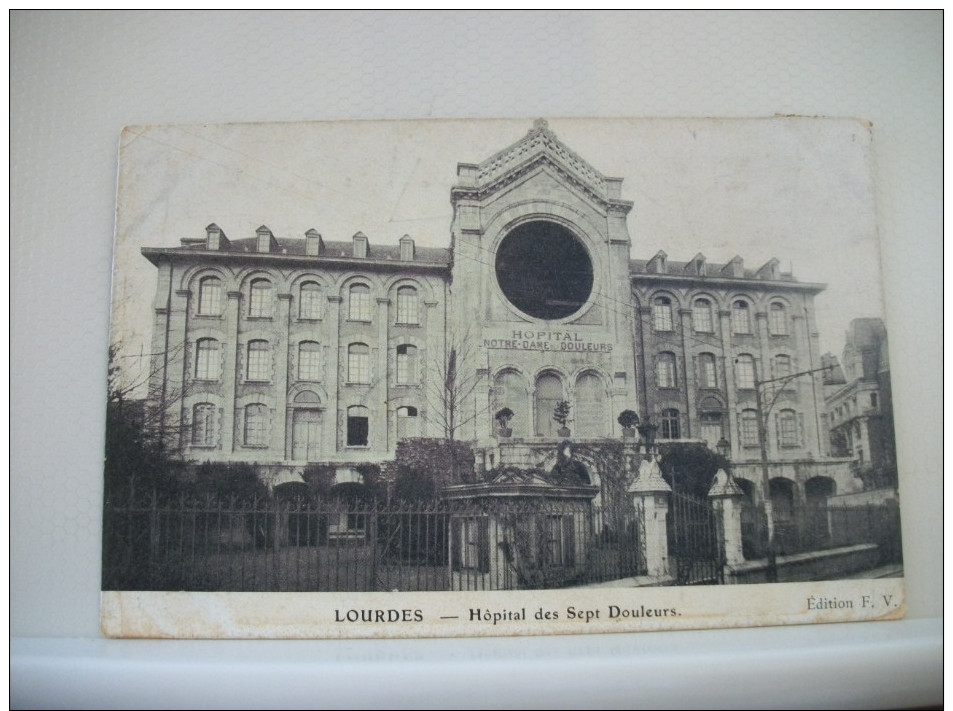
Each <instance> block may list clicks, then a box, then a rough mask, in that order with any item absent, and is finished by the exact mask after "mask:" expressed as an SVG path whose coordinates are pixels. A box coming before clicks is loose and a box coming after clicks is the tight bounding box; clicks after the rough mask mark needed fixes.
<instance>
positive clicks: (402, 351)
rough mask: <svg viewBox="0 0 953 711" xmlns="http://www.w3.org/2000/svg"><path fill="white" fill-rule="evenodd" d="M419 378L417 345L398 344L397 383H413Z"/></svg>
mask: <svg viewBox="0 0 953 711" xmlns="http://www.w3.org/2000/svg"><path fill="white" fill-rule="evenodd" d="M416 380H417V347H416V346H411V345H401V346H397V384H398V385H411V384H413V383H414V382H416Z"/></svg>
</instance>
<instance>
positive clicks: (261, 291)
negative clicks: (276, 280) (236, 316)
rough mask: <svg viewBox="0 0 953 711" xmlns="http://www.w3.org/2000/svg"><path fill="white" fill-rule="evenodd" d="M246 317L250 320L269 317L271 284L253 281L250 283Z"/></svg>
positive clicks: (257, 280)
mask: <svg viewBox="0 0 953 711" xmlns="http://www.w3.org/2000/svg"><path fill="white" fill-rule="evenodd" d="M248 315H249V316H250V317H251V318H267V317H269V316H271V282H270V281H268V280H267V279H255V281H253V282H252V283H251V298H250V299H249V300H248Z"/></svg>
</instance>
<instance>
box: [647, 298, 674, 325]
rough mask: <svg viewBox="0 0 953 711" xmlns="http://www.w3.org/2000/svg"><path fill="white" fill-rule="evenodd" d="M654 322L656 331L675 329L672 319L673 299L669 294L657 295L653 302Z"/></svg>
mask: <svg viewBox="0 0 953 711" xmlns="http://www.w3.org/2000/svg"><path fill="white" fill-rule="evenodd" d="M652 322H653V323H654V325H655V330H656V331H673V330H675V327H674V321H673V320H672V300H671V299H670V298H668V297H667V296H657V297H655V301H653V302H652Z"/></svg>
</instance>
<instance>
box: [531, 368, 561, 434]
mask: <svg viewBox="0 0 953 711" xmlns="http://www.w3.org/2000/svg"><path fill="white" fill-rule="evenodd" d="M565 399H566V396H565V392H564V390H563V381H562V380H561V379H560V378H559V376H558V375H555V374H554V373H544V374H542V375H540V376H539V377H538V378H537V379H536V435H537V436H538V437H557V436H558V432H557V430H559V427H560V425H559V424H558V423H557V422H556V420H554V419H553V410H555V409H556V405H557V404H558V403H559V401H560V400H565Z"/></svg>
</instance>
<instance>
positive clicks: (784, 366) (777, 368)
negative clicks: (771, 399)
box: [774, 353, 793, 386]
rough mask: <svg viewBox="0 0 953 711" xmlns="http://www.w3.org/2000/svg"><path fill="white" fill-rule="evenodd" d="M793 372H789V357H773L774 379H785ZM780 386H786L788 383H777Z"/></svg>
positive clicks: (780, 355)
mask: <svg viewBox="0 0 953 711" xmlns="http://www.w3.org/2000/svg"><path fill="white" fill-rule="evenodd" d="M792 372H793V371H792V370H791V356H789V355H785V354H783V353H782V354H779V355H776V356H775V357H774V377H775V378H787V377H788V376H790V375H791V373H792ZM779 385H781V386H786V385H788V383H779Z"/></svg>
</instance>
